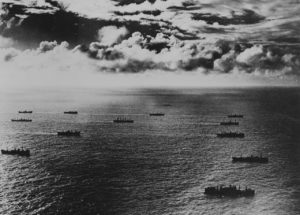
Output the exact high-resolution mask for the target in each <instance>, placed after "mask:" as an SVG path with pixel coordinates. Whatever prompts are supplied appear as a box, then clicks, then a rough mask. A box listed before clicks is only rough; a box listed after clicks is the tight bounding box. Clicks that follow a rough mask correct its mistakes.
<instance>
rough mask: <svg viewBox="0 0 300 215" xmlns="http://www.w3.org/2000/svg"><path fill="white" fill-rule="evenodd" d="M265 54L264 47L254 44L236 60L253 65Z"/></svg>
mask: <svg viewBox="0 0 300 215" xmlns="http://www.w3.org/2000/svg"><path fill="white" fill-rule="evenodd" d="M263 54H264V51H263V47H262V46H261V45H260V46H253V47H251V48H249V49H246V50H245V51H243V52H242V53H240V54H239V55H238V56H237V58H236V60H237V61H238V62H239V63H244V64H246V65H249V66H250V65H251V64H253V63H255V62H257V61H258V60H259V59H260V58H261V57H262V56H263Z"/></svg>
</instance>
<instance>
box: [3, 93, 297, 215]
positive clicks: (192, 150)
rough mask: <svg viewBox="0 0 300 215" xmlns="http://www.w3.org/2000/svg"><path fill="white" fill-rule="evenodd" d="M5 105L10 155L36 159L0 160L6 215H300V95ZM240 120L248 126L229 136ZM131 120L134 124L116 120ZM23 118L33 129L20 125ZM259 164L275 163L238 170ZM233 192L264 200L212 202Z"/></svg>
mask: <svg viewBox="0 0 300 215" xmlns="http://www.w3.org/2000/svg"><path fill="white" fill-rule="evenodd" d="M0 101H1V103H0V148H1V149H7V148H8V149H13V148H20V147H24V148H27V149H30V151H31V156H30V157H28V158H27V157H19V156H12V155H0V190H1V192H0V214H5V215H8V214H64V215H65V214H72V215H75V214H101V215H102V214H104V215H106V214H122V215H123V214H126V215H135V214H155V215H167V214H168V215H171V214H182V215H183V214H184V215H193V214H195V215H196V214H213V215H218V214H228V215H229V214H230V215H239V214H242V215H245V214H278V215H283V214H284V215H289V214H291V215H294V214H295V215H296V214H300V88H244V89H131V90H129V89H128V90H123V91H121V90H102V89H80V90H79V89H77V90H75V89H74V90H73V89H65V90H58V89H57V90H55V89H49V90H46V89H40V90H13V91H8V90H7V91H5V92H0ZM25 109H26V110H32V111H33V114H18V111H19V110H25ZM69 110H77V111H78V112H79V113H78V115H66V114H63V112H64V111H69ZM152 112H163V113H165V116H162V117H150V116H149V113H152ZM232 113H237V114H243V115H244V118H242V119H238V121H239V122H240V125H239V126H220V125H219V123H220V122H221V121H224V120H228V119H227V117H226V116H227V115H228V114H232ZM123 116H126V117H128V118H131V119H133V120H134V123H132V124H116V123H113V122H112V121H113V119H115V118H117V117H123ZM21 117H22V118H30V119H32V120H33V122H29V123H18V122H11V121H10V120H11V119H12V118H21ZM62 130H80V131H81V133H82V136H81V137H59V136H57V132H58V131H62ZM223 131H236V132H244V133H245V135H246V136H245V138H242V139H241V138H217V137H216V134H217V133H218V132H223ZM260 154H262V155H263V156H267V157H269V163H267V164H247V163H232V161H231V157H232V156H240V155H243V156H246V155H260ZM230 184H233V185H236V186H241V188H245V187H246V186H247V187H249V188H252V189H255V191H256V194H255V196H254V197H248V198H246V197H241V198H228V197H223V198H218V197H208V196H205V195H204V188H205V187H208V186H216V185H225V186H227V185H230Z"/></svg>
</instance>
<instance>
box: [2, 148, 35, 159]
mask: <svg viewBox="0 0 300 215" xmlns="http://www.w3.org/2000/svg"><path fill="white" fill-rule="evenodd" d="M1 153H2V154H4V155H19V156H26V157H29V156H30V151H29V150H28V149H27V150H24V149H13V150H3V149H2V150H1Z"/></svg>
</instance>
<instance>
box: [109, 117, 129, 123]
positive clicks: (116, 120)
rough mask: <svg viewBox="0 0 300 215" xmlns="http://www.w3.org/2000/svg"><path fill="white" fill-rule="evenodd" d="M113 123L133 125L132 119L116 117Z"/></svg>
mask: <svg viewBox="0 0 300 215" xmlns="http://www.w3.org/2000/svg"><path fill="white" fill-rule="evenodd" d="M113 122H114V123H134V121H133V120H132V119H128V118H126V117H118V118H116V119H114V120H113Z"/></svg>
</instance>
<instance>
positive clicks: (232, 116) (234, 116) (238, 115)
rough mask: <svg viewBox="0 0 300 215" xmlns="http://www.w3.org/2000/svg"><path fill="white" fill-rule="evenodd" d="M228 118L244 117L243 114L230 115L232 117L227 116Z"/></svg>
mask: <svg viewBox="0 0 300 215" xmlns="http://www.w3.org/2000/svg"><path fill="white" fill-rule="evenodd" d="M227 117H228V118H243V117H244V115H242V114H230V115H227Z"/></svg>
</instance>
